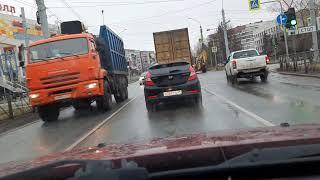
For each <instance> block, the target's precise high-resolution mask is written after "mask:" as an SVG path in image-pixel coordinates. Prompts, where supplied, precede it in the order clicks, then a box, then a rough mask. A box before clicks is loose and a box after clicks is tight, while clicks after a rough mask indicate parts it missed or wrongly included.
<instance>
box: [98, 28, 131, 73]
mask: <svg viewBox="0 0 320 180" xmlns="http://www.w3.org/2000/svg"><path fill="white" fill-rule="evenodd" d="M99 39H100V40H102V41H103V44H104V45H105V47H106V52H105V54H106V57H105V58H100V59H101V61H107V62H102V64H107V65H106V66H105V67H104V68H105V69H106V70H107V71H108V73H112V74H128V65H127V60H126V58H125V51H124V46H123V41H122V39H121V38H120V37H119V36H118V35H117V34H116V33H114V32H113V31H112V30H111V29H110V28H108V27H107V26H105V25H103V26H100V33H99Z"/></svg>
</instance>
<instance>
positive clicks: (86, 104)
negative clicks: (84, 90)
mask: <svg viewBox="0 0 320 180" xmlns="http://www.w3.org/2000/svg"><path fill="white" fill-rule="evenodd" d="M72 106H73V108H74V109H76V110H82V109H89V108H90V106H91V101H90V100H87V99H85V100H84V99H83V100H78V101H75V102H73V103H72Z"/></svg>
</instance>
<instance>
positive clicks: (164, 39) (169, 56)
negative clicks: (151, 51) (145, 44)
mask: <svg viewBox="0 0 320 180" xmlns="http://www.w3.org/2000/svg"><path fill="white" fill-rule="evenodd" d="M153 39H154V46H155V50H156V58H157V62H158V63H159V64H167V63H173V62H188V63H190V64H191V50H190V43H189V34H188V28H184V29H175V30H171V31H163V32H156V33H153Z"/></svg>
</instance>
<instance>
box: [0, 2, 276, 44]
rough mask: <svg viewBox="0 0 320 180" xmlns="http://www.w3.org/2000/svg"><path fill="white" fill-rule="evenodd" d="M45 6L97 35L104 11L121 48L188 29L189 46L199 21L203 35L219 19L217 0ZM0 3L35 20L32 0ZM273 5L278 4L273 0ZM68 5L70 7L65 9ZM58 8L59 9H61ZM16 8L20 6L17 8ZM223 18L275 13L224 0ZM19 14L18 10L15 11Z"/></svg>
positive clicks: (52, 15) (52, 17) (244, 19)
mask: <svg viewBox="0 0 320 180" xmlns="http://www.w3.org/2000/svg"><path fill="white" fill-rule="evenodd" d="M44 1H45V4H46V6H47V7H48V11H47V14H48V16H49V22H50V23H54V22H55V21H56V20H57V19H59V20H60V21H67V20H78V19H79V18H80V20H82V21H83V22H84V23H85V25H86V26H88V29H89V31H90V32H92V33H95V34H97V33H98V31H99V25H101V24H102V15H101V10H104V17H105V24H106V25H107V26H109V27H110V28H111V29H113V30H114V31H115V32H117V33H118V34H119V33H120V32H121V33H120V34H119V35H120V36H121V37H122V38H123V40H124V44H125V48H131V49H140V50H154V46H153V37H152V33H153V32H158V31H164V30H170V29H176V28H185V27H187V28H189V36H190V41H191V46H192V47H194V45H195V44H196V43H197V41H198V39H199V37H200V32H199V24H198V23H197V22H196V21H193V20H190V19H188V17H190V18H193V19H196V20H198V21H200V22H201V24H202V26H203V29H204V35H205V36H206V35H208V34H210V33H213V32H214V31H210V32H207V31H206V29H209V28H210V29H213V28H216V27H217V25H218V23H219V22H220V21H221V8H222V1H221V0H211V1H210V0H118V1H117V0H111V1H107V0H44ZM0 2H1V3H2V4H9V5H14V6H16V7H17V8H18V7H25V11H26V16H27V18H30V19H35V11H36V10H35V7H36V4H35V0H10V1H5V0H0ZM262 2H264V0H262ZM273 5H274V6H279V5H278V4H277V3H274V4H273ZM68 6H70V7H72V9H71V8H67V7H68ZM61 7H62V8H61ZM18 9H20V8H18ZM224 9H225V11H226V18H227V20H230V21H231V25H232V26H236V25H241V24H246V23H249V22H254V21H259V20H274V19H275V16H276V15H277V14H276V13H272V12H269V11H268V10H267V9H268V8H267V7H266V6H265V5H262V8H261V10H260V11H257V12H250V11H249V10H248V9H249V8H248V0H224ZM18 13H20V11H18Z"/></svg>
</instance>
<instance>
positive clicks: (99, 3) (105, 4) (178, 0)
mask: <svg viewBox="0 0 320 180" xmlns="http://www.w3.org/2000/svg"><path fill="white" fill-rule="evenodd" d="M182 1H185V0H160V1H145V2H117V3H115V2H113V3H110V2H77V3H78V4H93V3H95V4H94V5H76V6H72V7H74V8H88V7H105V6H129V5H144V4H159V3H171V2H182ZM50 8H68V7H64V6H51V7H50Z"/></svg>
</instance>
